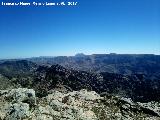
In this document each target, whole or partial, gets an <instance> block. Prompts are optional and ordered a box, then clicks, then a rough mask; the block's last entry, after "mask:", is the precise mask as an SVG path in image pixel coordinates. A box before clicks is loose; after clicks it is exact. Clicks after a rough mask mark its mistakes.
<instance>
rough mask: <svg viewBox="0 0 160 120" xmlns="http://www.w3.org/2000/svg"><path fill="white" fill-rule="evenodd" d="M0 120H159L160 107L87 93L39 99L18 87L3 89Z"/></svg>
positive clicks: (73, 93) (0, 94)
mask: <svg viewBox="0 0 160 120" xmlns="http://www.w3.org/2000/svg"><path fill="white" fill-rule="evenodd" d="M0 120H160V104H159V103H158V102H149V103H139V102H137V103H134V102H133V101H132V100H131V99H128V98H123V97H117V96H113V95H109V94H107V93H104V94H103V95H101V96H100V95H99V94H97V93H96V92H94V91H87V90H80V91H72V92H65V93H64V92H59V91H58V90H52V91H50V92H49V94H48V95H47V96H46V97H43V98H38V97H36V95H35V91H34V90H33V89H27V88H18V89H11V90H0Z"/></svg>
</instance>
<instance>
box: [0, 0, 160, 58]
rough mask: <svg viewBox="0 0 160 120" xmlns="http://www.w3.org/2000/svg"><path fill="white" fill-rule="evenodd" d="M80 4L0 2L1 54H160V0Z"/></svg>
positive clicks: (80, 0)
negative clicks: (14, 4) (48, 5)
mask: <svg viewBox="0 0 160 120" xmlns="http://www.w3.org/2000/svg"><path fill="white" fill-rule="evenodd" d="M0 1H1V2H2V1H6V0H0ZM7 1H8V2H9V1H10V2H11V1H12V2H13V1H17V0H7ZM18 1H20V0H18ZM22 1H23V0H22ZM25 1H27V2H28V1H29V2H32V1H33V0H25ZM35 1H39V0H35ZM41 1H42V0H41ZM43 1H44V0H43ZM45 1H48V2H51V1H52V2H53V1H61V0H45ZM65 1H67V0H65ZM71 1H76V0H71ZM77 2H78V3H79V4H78V5H77V6H72V7H71V6H65V7H64V6H63V7H62V6H61V7H60V6H59V7H58V6H57V7H31V6H30V7H22V6H21V7H20V6H18V7H16V6H13V7H4V6H1V5H0V48H1V49H0V58H17V57H18V58H21V57H33V56H58V55H74V54H76V53H81V52H83V53H85V54H93V53H110V52H112V53H113V52H114V53H121V54H123V53H130V54H132V53H136V54H141V53H142V54H143V53H149V54H150V53H151V54H160V0H100V1H99V0H77Z"/></svg>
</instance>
